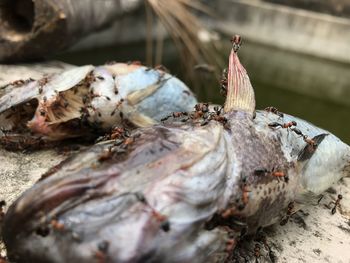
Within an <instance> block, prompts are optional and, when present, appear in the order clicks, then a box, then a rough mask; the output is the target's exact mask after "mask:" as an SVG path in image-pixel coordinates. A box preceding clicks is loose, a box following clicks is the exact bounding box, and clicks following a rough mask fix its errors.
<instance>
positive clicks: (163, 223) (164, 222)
mask: <svg viewBox="0 0 350 263" xmlns="http://www.w3.org/2000/svg"><path fill="white" fill-rule="evenodd" d="M133 194H134V195H135V197H136V198H137V200H138V201H140V202H141V203H143V204H144V205H146V206H148V207H149V208H150V209H151V213H152V216H153V217H154V218H155V219H156V220H157V221H158V222H160V228H161V229H162V230H163V231H164V232H169V231H170V222H169V220H168V218H167V217H166V216H165V215H162V214H161V213H159V212H158V211H157V210H155V209H154V208H153V207H151V205H150V204H149V203H148V202H147V200H146V197H145V196H144V195H143V194H142V193H140V192H136V193H133Z"/></svg>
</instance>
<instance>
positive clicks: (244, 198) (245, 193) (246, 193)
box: [238, 177, 251, 210]
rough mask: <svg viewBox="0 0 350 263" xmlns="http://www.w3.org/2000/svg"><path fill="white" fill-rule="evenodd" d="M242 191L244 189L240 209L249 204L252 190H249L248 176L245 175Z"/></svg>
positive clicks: (242, 181)
mask: <svg viewBox="0 0 350 263" xmlns="http://www.w3.org/2000/svg"><path fill="white" fill-rule="evenodd" d="M241 191H242V202H243V205H242V206H239V207H238V209H239V210H243V209H244V207H245V206H246V205H247V204H248V201H249V193H250V192H251V191H250V190H248V185H247V178H246V177H243V178H242V180H241Z"/></svg>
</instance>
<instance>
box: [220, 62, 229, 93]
mask: <svg viewBox="0 0 350 263" xmlns="http://www.w3.org/2000/svg"><path fill="white" fill-rule="evenodd" d="M220 84H221V88H220V94H221V95H223V96H224V97H226V96H227V84H228V80H227V69H224V70H223V71H222V74H221V80H220Z"/></svg>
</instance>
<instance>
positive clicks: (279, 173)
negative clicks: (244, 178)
mask: <svg viewBox="0 0 350 263" xmlns="http://www.w3.org/2000/svg"><path fill="white" fill-rule="evenodd" d="M267 174H271V175H272V176H274V177H277V178H284V181H285V182H286V183H288V181H289V177H288V175H286V174H285V173H284V172H282V171H274V169H272V171H268V170H267V169H265V168H263V169H256V170H254V175H256V176H264V175H267Z"/></svg>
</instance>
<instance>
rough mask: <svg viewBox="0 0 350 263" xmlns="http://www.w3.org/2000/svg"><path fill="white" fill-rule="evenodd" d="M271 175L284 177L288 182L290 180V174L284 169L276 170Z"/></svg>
mask: <svg viewBox="0 0 350 263" xmlns="http://www.w3.org/2000/svg"><path fill="white" fill-rule="evenodd" d="M271 175H272V176H275V177H278V178H282V177H283V178H284V181H285V182H286V183H288V181H289V177H288V175H286V174H285V173H284V172H282V171H274V172H272V173H271Z"/></svg>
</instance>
